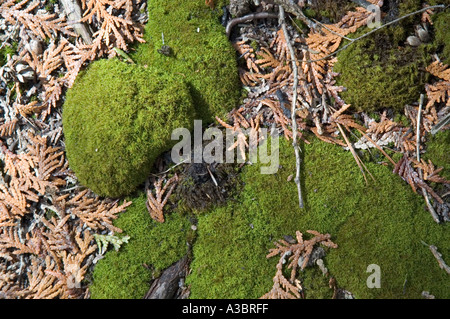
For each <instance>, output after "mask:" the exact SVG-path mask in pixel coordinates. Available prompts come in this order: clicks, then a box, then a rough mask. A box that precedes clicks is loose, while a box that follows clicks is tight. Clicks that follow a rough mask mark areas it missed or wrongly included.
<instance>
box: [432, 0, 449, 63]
mask: <svg viewBox="0 0 450 319" xmlns="http://www.w3.org/2000/svg"><path fill="white" fill-rule="evenodd" d="M447 4H450V1H448V3H447ZM433 20H434V32H435V38H436V43H437V45H438V46H439V48H438V50H440V51H441V52H442V53H441V54H439V56H440V57H441V59H442V62H443V63H445V64H450V28H449V27H448V21H449V20H450V9H447V10H445V11H444V12H440V13H438V14H436V15H434V16H433Z"/></svg>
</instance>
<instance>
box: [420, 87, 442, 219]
mask: <svg viewBox="0 0 450 319" xmlns="http://www.w3.org/2000/svg"><path fill="white" fill-rule="evenodd" d="M424 99H425V95H424V94H420V101H419V110H418V111H417V121H416V122H417V128H416V159H417V162H418V163H420V122H421V115H422V108H423V102H424ZM417 171H418V172H419V177H420V179H422V178H423V174H422V169H421V168H420V167H419V168H417ZM421 189H422V192H423V197H424V198H425V203H426V204H427V207H428V211H429V212H430V214H431V217H433V219H434V221H435V222H436V223H438V224H439V222H440V221H439V216H438V214H437V213H436V211H435V210H434V208H433V205H431V202H430V198H429V197H428V192H427V190H426V189H425V188H423V187H421Z"/></svg>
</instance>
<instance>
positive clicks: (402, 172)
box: [393, 154, 443, 204]
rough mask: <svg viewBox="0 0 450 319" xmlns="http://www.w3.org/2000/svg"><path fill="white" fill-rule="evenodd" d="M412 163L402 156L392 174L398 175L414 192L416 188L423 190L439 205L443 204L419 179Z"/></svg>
mask: <svg viewBox="0 0 450 319" xmlns="http://www.w3.org/2000/svg"><path fill="white" fill-rule="evenodd" d="M412 163H413V162H412V161H411V160H410V159H409V158H408V157H407V156H406V155H405V154H404V155H403V158H402V159H401V160H400V161H398V163H397V165H396V166H395V167H394V171H393V172H394V174H398V175H399V176H400V177H401V178H402V179H403V180H405V181H406V182H408V184H409V185H410V186H411V188H412V189H413V191H414V192H416V193H417V187H421V188H424V189H425V190H426V191H427V192H428V193H429V194H430V195H431V196H433V197H434V198H435V199H436V200H437V201H438V202H439V203H441V204H442V203H443V200H442V198H441V197H440V196H439V195H438V194H436V192H435V191H434V190H433V189H432V188H431V187H430V186H429V185H428V184H427V183H425V181H424V180H423V179H421V178H420V177H419V174H418V173H417V172H416V171H415V170H414V169H413V167H412V165H411V164H412Z"/></svg>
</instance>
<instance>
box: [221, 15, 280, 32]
mask: <svg viewBox="0 0 450 319" xmlns="http://www.w3.org/2000/svg"><path fill="white" fill-rule="evenodd" d="M269 18H273V19H275V18H278V15H277V14H276V13H270V12H258V13H251V14H248V15H245V16H243V17H239V18H234V19H231V20H230V21H229V22H228V24H227V27H226V29H225V32H226V34H227V37H230V35H231V30H232V29H233V27H234V26H235V25H236V24H239V23H244V22H248V21H252V20H256V19H269Z"/></svg>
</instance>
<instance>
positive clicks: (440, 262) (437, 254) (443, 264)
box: [422, 241, 450, 275]
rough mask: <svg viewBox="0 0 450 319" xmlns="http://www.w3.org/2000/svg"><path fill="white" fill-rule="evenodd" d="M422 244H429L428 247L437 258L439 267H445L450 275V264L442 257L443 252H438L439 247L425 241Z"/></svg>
mask: <svg viewBox="0 0 450 319" xmlns="http://www.w3.org/2000/svg"><path fill="white" fill-rule="evenodd" d="M422 244H424V245H425V246H428V248H430V250H431V253H432V254H433V256H434V258H436V260H437V262H438V263H439V267H440V268H441V269H444V270H445V271H446V272H447V274H449V275H450V266H449V265H447V264H446V263H445V261H444V259H443V258H442V254H441V253H440V252H438V250H437V247H436V246H434V245H428V244H427V243H425V242H424V241H422Z"/></svg>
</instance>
